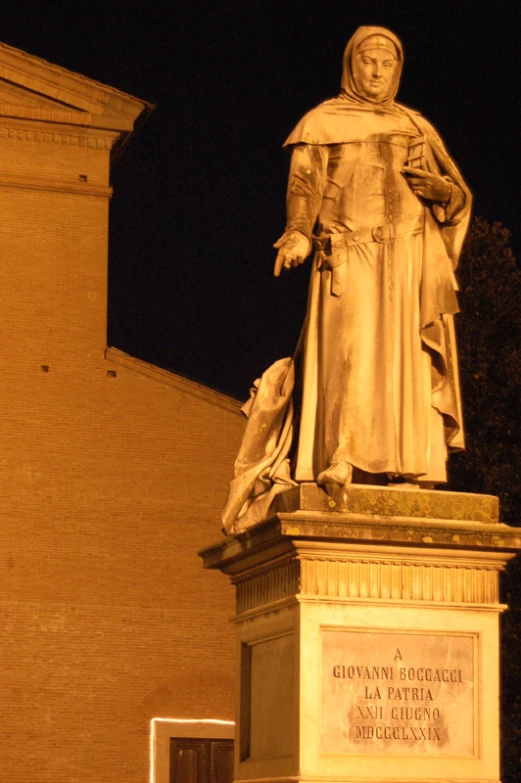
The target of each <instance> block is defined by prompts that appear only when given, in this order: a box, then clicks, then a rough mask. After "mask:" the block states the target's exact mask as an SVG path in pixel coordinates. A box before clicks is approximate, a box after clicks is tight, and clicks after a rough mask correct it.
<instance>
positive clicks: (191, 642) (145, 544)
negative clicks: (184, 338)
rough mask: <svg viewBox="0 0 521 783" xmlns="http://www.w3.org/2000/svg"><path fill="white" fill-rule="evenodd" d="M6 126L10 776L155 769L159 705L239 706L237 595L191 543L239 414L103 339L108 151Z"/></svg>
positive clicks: (111, 775) (3, 553)
mask: <svg viewBox="0 0 521 783" xmlns="http://www.w3.org/2000/svg"><path fill="white" fill-rule="evenodd" d="M9 124H10V126H12V125H13V121H12V120H10V121H9ZM14 124H16V123H14ZM71 132H72V131H71ZM98 135H99V134H98ZM0 142H1V143H0V253H1V257H2V263H1V264H0V297H1V307H0V333H1V341H2V348H1V350H0V400H1V408H2V414H1V416H2V423H1V430H0V431H1V445H0V508H1V518H2V523H1V525H0V563H1V566H0V580H1V582H0V584H1V590H0V617H1V621H2V636H1V642H0V643H1V647H2V650H1V654H0V688H1V691H0V692H1V694H2V695H1V697H0V698H1V706H2V721H1V722H0V759H1V760H0V771H1V774H0V778H1V780H2V781H9V783H75V782H76V781H77V782H78V783H80V782H81V783H115V781H125V783H138V781H139V783H144V781H146V780H147V779H148V733H149V722H150V719H151V718H152V717H193V718H223V719H233V687H234V677H233V651H234V645H233V629H232V627H231V626H230V625H229V623H228V618H229V617H230V616H231V614H232V612H233V593H232V589H231V587H230V586H229V584H228V582H227V580H226V579H225V578H224V577H223V576H222V575H221V574H216V573H213V572H206V571H204V570H203V569H202V566H201V561H200V560H199V558H198V557H197V556H196V552H197V550H198V549H200V548H202V547H204V546H207V545H209V544H210V543H212V542H213V541H215V540H217V539H218V538H219V536H220V522H219V510H220V508H221V506H222V504H223V502H224V497H225V494H226V487H227V483H228V481H229V478H230V474H231V466H232V463H233V460H234V457H235V454H236V452H237V449H238V444H239V441H240V437H241V434H242V430H243V426H244V424H243V420H242V417H241V416H240V415H239V413H238V406H237V404H236V403H235V402H234V401H232V400H230V399H229V398H226V397H223V396H222V395H219V394H217V393H214V392H212V391H211V390H207V389H204V388H203V387H200V386H198V385H197V384H193V383H191V382H189V381H186V380H184V379H181V378H178V377H177V376H175V375H172V374H169V373H166V372H163V371H161V370H159V369H157V368H153V367H151V366H150V365H146V364H145V363H143V362H139V361H137V360H133V359H131V358H130V357H127V356H126V355H124V354H121V353H120V352H118V351H115V350H113V349H110V350H109V351H108V352H107V356H106V357H105V339H106V338H105V334H106V294H107V228H108V191H107V187H108V163H109V151H108V149H106V148H105V147H104V146H103V145H99V144H94V145H90V146H89V145H88V144H87V145H85V146H79V145H78V146H74V144H73V143H71V142H70V141H69V142H67V143H64V142H63V141H53V140H47V141H45V140H42V139H41V138H40V139H39V140H36V139H35V137H34V135H31V134H27V133H26V132H23V133H22V132H20V133H18V132H17V133H15V134H12V133H4V134H3V135H2V122H1V120H0ZM122 165H124V163H123V164H122ZM85 177H86V178H87V179H86V181H85ZM136 186H137V185H136Z"/></svg>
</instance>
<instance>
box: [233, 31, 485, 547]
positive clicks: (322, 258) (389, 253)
mask: <svg viewBox="0 0 521 783" xmlns="http://www.w3.org/2000/svg"><path fill="white" fill-rule="evenodd" d="M402 66H403V51H402V46H401V43H400V41H399V40H398V38H397V37H396V36H395V35H394V34H393V33H392V32H390V31H389V30H386V29H385V28H380V27H361V28H360V29H359V30H357V32H356V33H355V34H354V36H353V37H352V38H351V40H350V41H349V43H348V45H347V48H346V50H345V54H344V68H343V77H342V92H341V93H340V95H339V96H338V98H334V99H332V100H329V101H325V102H324V103H322V104H320V105H319V106H317V107H316V108H315V109H313V110H312V111H311V112H309V113H308V114H307V115H306V116H305V117H304V118H303V119H302V120H301V121H300V123H299V124H298V125H297V127H296V128H295V130H294V131H293V132H292V133H291V135H290V136H289V138H288V140H287V141H286V144H285V146H286V147H289V148H290V149H291V152H292V157H291V170H290V176H289V185H288V194H287V215H288V219H287V225H286V231H285V233H284V235H283V236H282V237H281V239H280V240H279V241H278V242H277V243H276V247H278V248H279V252H278V256H277V260H276V264H275V275H279V274H280V272H281V270H282V269H283V268H286V269H289V268H290V267H292V266H296V265H298V264H301V263H302V262H303V261H304V260H305V259H306V257H307V256H308V255H309V254H310V252H311V249H312V248H314V257H313V266H312V270H311V285H310V295H309V302H308V311H307V317H306V322H305V324H304V328H303V334H302V339H301V341H300V343H299V348H298V350H297V354H296V356H295V360H289V359H286V360H280V361H279V362H277V363H276V364H275V365H273V366H272V367H271V368H269V370H267V371H266V373H264V375H263V377H262V379H260V381H258V382H257V393H256V394H254V395H253V397H252V399H251V400H250V402H249V403H248V405H247V411H246V412H247V415H249V417H250V420H249V422H248V426H247V428H246V433H245V437H244V441H243V444H242V447H241V451H240V453H239V457H238V459H237V462H236V465H235V476H236V477H235V479H234V481H232V484H231V488H230V494H229V497H228V502H227V505H226V508H225V510H224V516H223V519H224V524H225V529H226V530H227V532H235V531H237V530H240V529H242V528H244V527H246V526H248V525H250V524H253V523H254V522H256V521H258V520H259V519H261V518H262V517H263V516H265V515H266V513H267V511H268V509H269V505H270V503H271V500H272V498H273V496H274V495H275V494H276V493H277V492H279V491H281V489H284V488H286V487H287V486H288V484H293V483H295V482H304V481H313V482H317V483H319V484H322V485H324V486H325V487H326V488H327V489H328V491H332V490H333V489H334V488H339V487H340V488H341V487H345V486H346V485H348V484H349V483H351V482H352V481H353V480H354V481H355V482H360V481H361V482H363V483H371V482H374V483H382V480H383V479H384V480H385V481H386V482H387V481H389V482H393V481H394V482H396V481H399V482H402V484H405V485H407V486H409V487H420V486H421V485H422V484H423V485H427V486H432V485H433V484H436V483H441V482H444V481H446V459H447V452H448V450H449V449H460V448H463V431H462V422H461V403H460V394H459V383H458V370H457V356H456V347H455V340H454V329H453V315H454V313H456V312H457V310H458V305H457V300H456V294H455V289H456V287H457V286H456V282H455V278H454V271H453V270H454V268H455V267H456V265H457V262H458V257H459V254H460V251H461V247H462V243H463V239H464V237H465V233H466V230H467V227H468V222H469V217H470V204H471V195H470V192H469V190H468V188H467V187H466V185H465V183H464V182H463V179H462V177H461V174H460V173H459V171H458V169H457V168H456V166H455V164H454V162H453V161H452V159H451V158H450V157H449V155H448V153H447V151H446V149H445V147H444V145H443V143H442V141H441V139H440V138H439V136H438V135H437V133H436V131H435V130H434V129H433V127H432V126H431V125H430V124H429V123H428V122H427V121H426V120H425V119H424V118H423V117H421V115H419V114H418V113H416V112H415V111H412V110H411V109H408V108H406V107H405V106H402V105H400V104H398V103H396V102H395V101H394V98H395V95H396V93H397V91H398V85H399V81H400V75H401V71H402ZM295 380H296V382H295Z"/></svg>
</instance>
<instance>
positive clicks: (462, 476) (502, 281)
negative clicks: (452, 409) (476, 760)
mask: <svg viewBox="0 0 521 783" xmlns="http://www.w3.org/2000/svg"><path fill="white" fill-rule="evenodd" d="M509 237H510V234H509V232H508V231H507V229H505V228H503V226H501V224H500V223H493V224H490V223H487V222H486V221H485V220H482V219H480V218H475V219H474V221H473V224H472V227H471V230H470V233H469V236H468V238H467V242H466V245H465V249H464V251H463V254H462V259H461V264H460V269H459V281H460V288H461V294H460V302H461V308H462V313H461V314H460V315H459V316H458V320H457V329H458V346H459V353H460V372H461V384H462V394H463V405H464V418H465V430H466V438H467V449H466V451H465V452H464V453H462V454H458V455H454V456H453V457H452V458H451V461H450V483H449V487H448V488H449V489H454V490H461V491H466V492H479V493H485V494H491V495H499V498H500V507H501V518H502V521H503V522H506V523H507V524H510V525H521V271H520V270H519V269H518V267H517V264H516V260H515V258H514V255H513V253H512V251H511V249H510V247H509ZM520 561H521V560H520V559H518V560H516V561H514V562H513V563H511V564H510V565H509V567H508V570H507V573H506V574H505V575H503V576H502V588H503V599H504V600H505V602H506V603H508V604H509V605H510V609H509V611H508V612H507V613H506V614H505V615H504V616H503V623H502V639H501V645H502V705H501V706H502V780H503V783H519V775H520V770H521V660H520V655H519V652H520V641H521V565H520Z"/></svg>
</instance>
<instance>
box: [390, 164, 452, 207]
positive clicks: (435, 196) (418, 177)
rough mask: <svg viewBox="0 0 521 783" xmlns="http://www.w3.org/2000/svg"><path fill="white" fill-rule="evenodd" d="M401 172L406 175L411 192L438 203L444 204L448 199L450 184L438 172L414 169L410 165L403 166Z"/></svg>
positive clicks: (450, 190) (450, 189)
mask: <svg viewBox="0 0 521 783" xmlns="http://www.w3.org/2000/svg"><path fill="white" fill-rule="evenodd" d="M402 173H403V174H405V176H406V177H407V182H408V183H409V185H410V187H411V189H412V191H413V193H415V194H416V195H417V196H419V197H420V198H424V199H427V201H436V202H438V203H439V204H446V203H447V202H448V200H449V199H450V194H451V192H452V185H451V184H450V182H447V180H446V179H443V177H440V175H439V174H433V173H432V172H431V171H424V170H423V169H416V168H413V167H412V166H405V167H404V168H403V169H402Z"/></svg>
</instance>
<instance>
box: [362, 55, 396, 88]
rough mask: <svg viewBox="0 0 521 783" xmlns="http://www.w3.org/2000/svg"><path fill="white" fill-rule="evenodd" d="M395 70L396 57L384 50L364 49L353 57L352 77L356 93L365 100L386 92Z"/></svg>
mask: <svg viewBox="0 0 521 783" xmlns="http://www.w3.org/2000/svg"><path fill="white" fill-rule="evenodd" d="M395 70H396V57H394V55H392V54H391V53H390V52H388V51H387V50H386V49H365V50H364V51H362V52H360V53H359V54H357V55H356V56H355V60H354V64H353V75H354V78H355V84H356V86H357V89H358V91H359V92H360V93H361V94H362V95H365V96H366V97H367V98H379V97H380V96H381V95H382V94H383V93H385V92H386V90H387V88H388V87H389V84H390V82H391V80H392V78H393V74H394V71H395Z"/></svg>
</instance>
